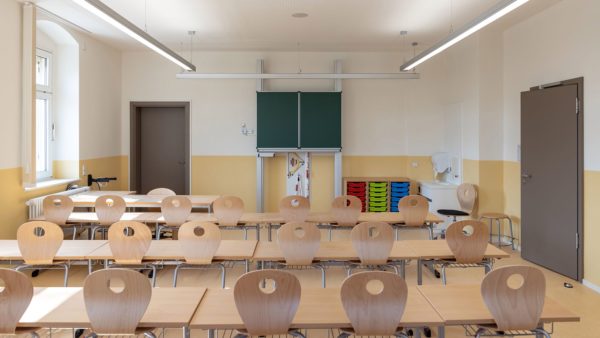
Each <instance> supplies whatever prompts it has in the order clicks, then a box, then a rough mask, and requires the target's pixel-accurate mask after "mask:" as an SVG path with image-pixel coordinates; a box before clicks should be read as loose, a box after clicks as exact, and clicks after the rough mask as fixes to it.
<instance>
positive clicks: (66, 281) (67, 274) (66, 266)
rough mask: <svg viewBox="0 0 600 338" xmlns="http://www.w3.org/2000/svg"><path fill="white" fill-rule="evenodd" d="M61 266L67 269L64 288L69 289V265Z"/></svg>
mask: <svg viewBox="0 0 600 338" xmlns="http://www.w3.org/2000/svg"><path fill="white" fill-rule="evenodd" d="M61 266H62V267H64V268H65V277H64V287H67V284H68V283H69V264H67V263H64V264H61Z"/></svg>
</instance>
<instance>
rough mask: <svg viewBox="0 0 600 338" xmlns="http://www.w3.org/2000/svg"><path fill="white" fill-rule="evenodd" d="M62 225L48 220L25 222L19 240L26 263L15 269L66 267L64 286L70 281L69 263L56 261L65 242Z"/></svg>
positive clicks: (18, 231)
mask: <svg viewBox="0 0 600 338" xmlns="http://www.w3.org/2000/svg"><path fill="white" fill-rule="evenodd" d="M63 237H64V234H63V231H62V229H61V228H60V226H58V225H56V224H54V223H50V222H46V221H32V222H27V223H23V224H22V225H21V226H20V227H19V229H18V230H17V242H18V245H19V250H20V251H21V255H22V256H23V261H24V263H23V264H21V265H18V266H17V267H16V268H15V270H17V271H20V270H25V269H28V270H31V269H34V270H42V269H43V270H55V269H61V270H62V269H64V270H65V275H64V286H67V284H68V281H69V264H67V263H65V262H56V261H54V256H56V253H57V252H58V249H60V246H61V245H62V242H63Z"/></svg>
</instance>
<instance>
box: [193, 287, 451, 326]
mask: <svg viewBox="0 0 600 338" xmlns="http://www.w3.org/2000/svg"><path fill="white" fill-rule="evenodd" d="M408 290H409V291H408V301H407V304H406V310H405V312H404V315H403V316H402V319H401V322H400V325H402V326H406V327H421V326H439V325H442V324H443V322H442V319H441V318H440V317H439V315H438V314H437V313H436V312H435V310H434V309H433V308H432V307H431V305H430V304H429V303H428V302H427V300H426V299H425V298H424V297H423V296H422V295H421V294H420V293H419V291H417V289H416V288H415V287H409V288H408ZM350 326H351V325H350V320H349V319H348V317H346V313H345V312H344V308H343V306H342V301H341V298H340V289H338V288H336V289H329V288H327V289H319V288H303V289H302V297H301V298H300V305H299V307H298V312H297V313H296V317H295V318H294V320H293V322H292V327H293V328H299V329H328V328H348V327H350ZM190 328H191V329H205V330H206V329H243V328H244V324H243V322H242V319H241V318H240V316H239V314H238V311H237V308H236V307H235V302H234V300H233V290H232V289H209V290H208V291H207V292H206V294H205V295H204V298H203V299H202V302H201V303H200V306H199V307H198V310H197V311H196V314H195V315H194V317H193V318H192V321H191V323H190Z"/></svg>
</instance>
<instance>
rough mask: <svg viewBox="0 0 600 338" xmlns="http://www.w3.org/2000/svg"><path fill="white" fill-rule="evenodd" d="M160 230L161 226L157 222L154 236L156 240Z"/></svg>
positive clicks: (158, 237)
mask: <svg viewBox="0 0 600 338" xmlns="http://www.w3.org/2000/svg"><path fill="white" fill-rule="evenodd" d="M161 230H162V226H160V225H158V223H157V224H156V235H155V236H154V237H155V238H154V239H156V240H157V241H158V240H159V239H160V232H161Z"/></svg>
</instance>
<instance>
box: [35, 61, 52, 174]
mask: <svg viewBox="0 0 600 338" xmlns="http://www.w3.org/2000/svg"><path fill="white" fill-rule="evenodd" d="M35 82H36V89H37V91H36V100H35V155H36V170H37V178H38V179H44V178H49V177H52V141H53V139H54V122H53V120H52V54H51V53H49V52H47V51H44V50H41V49H38V50H37V52H36V76H35Z"/></svg>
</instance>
